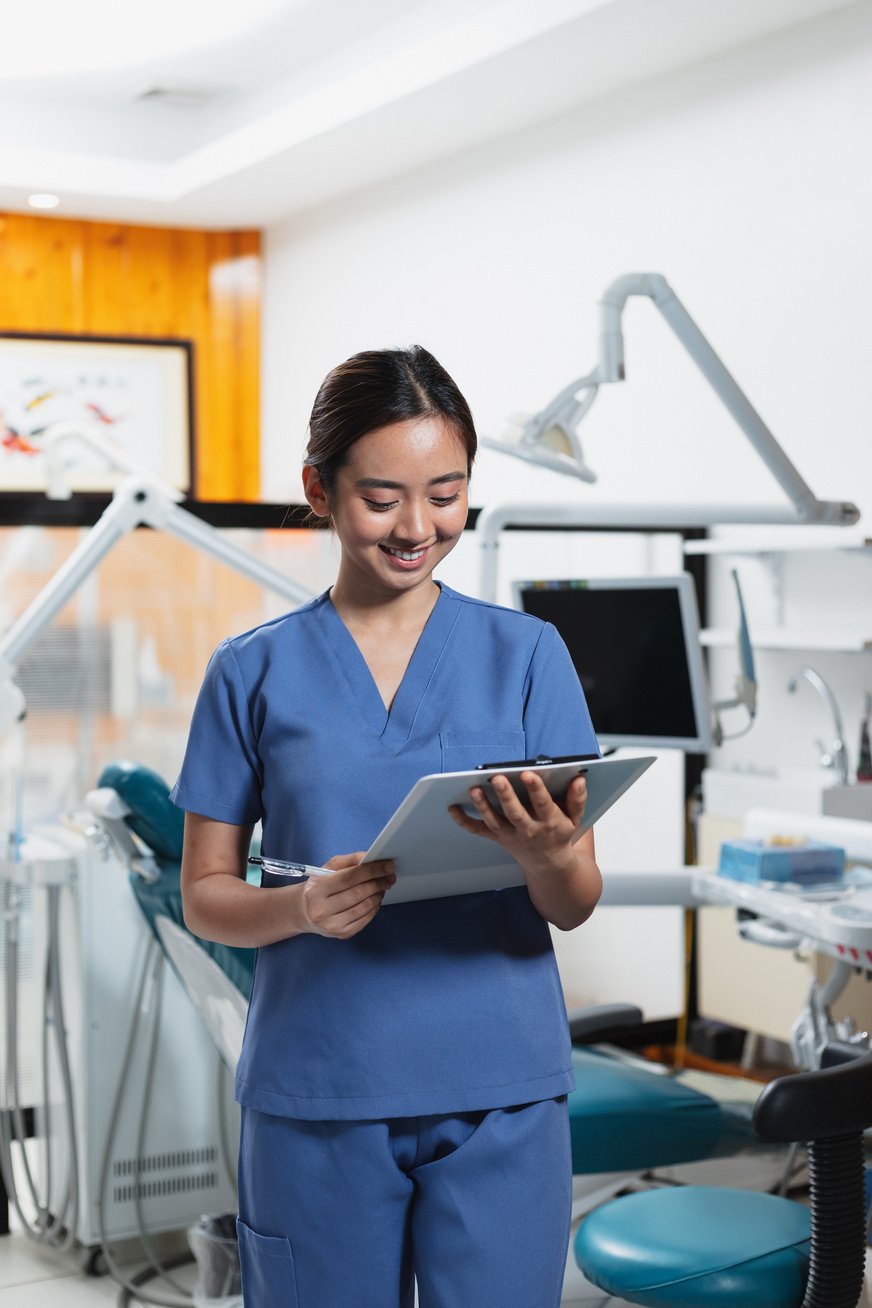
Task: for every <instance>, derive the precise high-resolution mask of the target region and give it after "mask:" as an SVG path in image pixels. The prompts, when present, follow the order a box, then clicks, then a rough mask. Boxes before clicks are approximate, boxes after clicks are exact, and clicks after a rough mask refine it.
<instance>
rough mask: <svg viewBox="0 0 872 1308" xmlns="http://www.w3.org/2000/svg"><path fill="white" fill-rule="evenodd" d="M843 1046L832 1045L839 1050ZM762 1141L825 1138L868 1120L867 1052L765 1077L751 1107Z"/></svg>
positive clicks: (871, 1071) (871, 1101) (871, 1087)
mask: <svg viewBox="0 0 872 1308" xmlns="http://www.w3.org/2000/svg"><path fill="white" fill-rule="evenodd" d="M844 1052H845V1051H844V1050H839V1051H836V1054H837V1056H839V1054H841V1055H844ZM753 1120H754V1130H755V1131H756V1133H757V1135H758V1137H759V1139H760V1140H762V1141H763V1142H764V1144H778V1143H788V1142H793V1141H796V1140H799V1141H811V1140H825V1139H828V1138H831V1137H833V1136H840V1135H841V1136H844V1135H851V1134H853V1133H860V1132H862V1131H865V1130H866V1129H867V1128H868V1127H869V1126H872V1053H869V1052H868V1051H862V1052H861V1055H860V1057H859V1058H855V1059H851V1060H849V1061H847V1062H839V1063H837V1064H836V1065H835V1066H833V1067H822V1068H820V1069H819V1070H818V1071H814V1072H798V1073H796V1074H795V1075H792V1076H781V1077H779V1078H778V1080H777V1081H770V1083H769V1085H767V1086H766V1088H765V1090H764V1091H763V1093H762V1094H761V1095H760V1098H759V1099H758V1100H757V1103H756V1105H755V1107H754V1119H753Z"/></svg>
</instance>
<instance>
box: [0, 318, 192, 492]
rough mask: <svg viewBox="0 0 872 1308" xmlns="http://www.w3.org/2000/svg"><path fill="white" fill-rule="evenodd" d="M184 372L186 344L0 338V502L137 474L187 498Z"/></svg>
mask: <svg viewBox="0 0 872 1308" xmlns="http://www.w3.org/2000/svg"><path fill="white" fill-rule="evenodd" d="M193 363H194V359H193V344H192V342H191V341H189V340H182V339H174V338H141V337H118V336H72V335H62V334H55V333H42V332H40V333H36V332H0V495H2V494H16V495H19V494H21V493H22V492H34V491H35V492H40V491H42V492H44V493H50V494H51V495H52V496H57V495H61V496H64V495H68V494H70V493H75V492H76V491H88V492H94V491H97V492H106V491H108V492H110V493H111V492H112V491H113V490H114V489H115V487H116V486H117V485H118V483H119V482H120V481H121V480H122V479H123V478H124V477H126V476H128V475H130V473H131V472H141V473H144V474H147V475H150V476H153V477H156V478H158V479H159V480H160V481H161V482H163V483H164V484H165V485H168V486H170V487H172V488H173V489H174V490H176V491H179V492H180V493H181V494H182V495H183V496H185V497H187V496H190V495H191V494H192V490H193V485H194V406H193ZM61 424H63V425H61ZM62 433H66V435H64V437H63V439H62V440H61V434H62ZM116 457H117V459H118V462H119V463H120V464H121V465H122V466H120V467H113V466H112V462H113V459H114V458H116ZM58 486H60V491H59V490H58Z"/></svg>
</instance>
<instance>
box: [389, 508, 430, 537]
mask: <svg viewBox="0 0 872 1308" xmlns="http://www.w3.org/2000/svg"><path fill="white" fill-rule="evenodd" d="M397 534H398V535H399V536H400V537H401V538H402V539H403V540H407V541H409V542H410V544H413V545H417V544H420V543H421V542H422V541H425V540H428V539H429V537H430V536H431V535H432V534H433V533H432V528H431V524H430V517H429V514H428V513H427V506H426V504H424V503H422V502H421V501H418V500H409V501H408V502H407V503H406V504H405V505H404V507H403V512H402V514H401V515H400V518H399V521H398V522H397Z"/></svg>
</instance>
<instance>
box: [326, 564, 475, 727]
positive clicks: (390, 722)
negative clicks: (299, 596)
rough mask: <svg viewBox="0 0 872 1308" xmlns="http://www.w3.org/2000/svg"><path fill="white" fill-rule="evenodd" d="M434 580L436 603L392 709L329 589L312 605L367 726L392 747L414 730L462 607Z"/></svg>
mask: <svg viewBox="0 0 872 1308" xmlns="http://www.w3.org/2000/svg"><path fill="white" fill-rule="evenodd" d="M436 584H437V585H438V586H439V594H438V596H437V597H436V603H435V604H434V605H433V608H432V609H431V611H430V616H429V617H428V619H427V621H426V622H425V624H424V626H423V628H422V631H421V634H420V636H419V637H418V643H417V645H416V646H415V648H414V650H413V651H412V657H411V658H410V659H409V662H408V665H407V667H406V671H405V672H404V674H403V679H402V681H401V682H400V684H399V686H398V687H397V692H396V694H395V695H394V699H393V703H392V704H391V707H390V710H388V709H387V708H386V707H385V702H384V700H383V699H382V697H381V694H380V693H379V689H378V686H377V685H376V684H375V679H374V678H373V675H372V673H371V672H370V670H369V664H368V663H367V661H366V659H365V658H364V657H363V654H362V653H361V650H360V647H359V645H358V644H357V641H356V640H355V639H354V637H353V636H352V634H351V632H350V631H349V630H348V628H347V627H346V625H345V623H344V622H343V621H342V618H341V617H340V616H339V614H338V613H337V611H336V609H335V608H334V607H333V601H332V600H331V598H330V592H329V591H325V592H324V594H323V595H322V596H321V602H320V603H319V605H318V607H317V609H316V613H317V616H318V618H319V619H320V623H321V630H322V632H323V634H324V637H325V639H326V641H327V644H328V646H329V648H330V651H331V653H332V654H333V655H334V657H335V659H336V662H337V664H338V666H339V669H340V671H341V673H342V675H343V676H344V678H345V680H346V681H347V683H348V685H349V688H350V690H351V693H352V695H353V697H354V700H355V703H356V704H357V707H358V709H359V711H360V713H361V715H362V716H363V718H364V720H365V722H366V724H367V726H368V728H369V729H370V730H371V731H372V732H374V734H375V735H376V736H378V737H379V738H380V739H381V740H383V741H384V743H385V744H386V745H390V746H391V747H392V748H393V749H394V750H399V749H401V748H402V747H403V745H404V744H405V743H406V741H407V740H408V739H409V736H410V735H411V733H412V727H413V726H414V723H415V718H416V716H417V713H418V709H419V708H420V706H421V703H422V701H423V699H424V696H425V695H426V693H427V688H428V686H429V685H430V682H431V680H432V678H433V674H434V672H435V671H436V666H437V664H438V662H439V660H440V658H441V656H442V651H443V650H444V648H445V644H446V642H447V640H448V637H449V635H450V634H451V629H452V627H453V626H454V623H455V622H456V620H457V616H458V614H459V611H460V605H459V604H458V603H457V601H456V600H455V598H454V596H453V594H452V593H451V592H450V591H449V590H448V589H447V588H446V587H445V586H443V585H441V583H439V582H437V583H436Z"/></svg>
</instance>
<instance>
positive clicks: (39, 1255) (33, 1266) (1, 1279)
mask: <svg viewBox="0 0 872 1308" xmlns="http://www.w3.org/2000/svg"><path fill="white" fill-rule="evenodd" d="M125 1270H126V1271H128V1273H129V1272H130V1271H132V1270H136V1269H125ZM194 1273H195V1269H194V1268H193V1266H191V1267H181V1268H177V1269H175V1271H174V1272H173V1276H174V1277H175V1278H176V1279H178V1281H179V1282H180V1284H182V1285H188V1286H191V1285H193V1282H194V1279H195V1276H194ZM151 1285H152V1286H153V1287H154V1289H155V1290H156V1291H158V1293H161V1294H162V1295H163V1294H165V1295H166V1297H167V1298H171V1297H175V1296H176V1292H175V1291H174V1290H173V1289H172V1287H169V1286H164V1287H163V1290H162V1291H160V1290H159V1289H158V1287H159V1285H160V1283H159V1282H158V1281H153V1282H151ZM118 1294H119V1290H118V1286H117V1285H116V1284H115V1283H114V1282H113V1281H112V1280H111V1278H109V1277H108V1276H88V1275H86V1274H85V1273H84V1272H82V1271H81V1270H80V1268H79V1266H78V1264H77V1260H76V1259H75V1258H74V1257H73V1255H71V1254H62V1253H55V1252H53V1251H52V1250H51V1249H43V1248H41V1247H40V1246H39V1245H36V1244H34V1243H33V1241H31V1240H29V1239H28V1238H27V1237H26V1236H25V1235H23V1234H21V1233H20V1232H19V1231H15V1230H13V1231H12V1233H11V1234H10V1235H8V1236H2V1237H0V1304H2V1308H91V1306H92V1305H94V1306H96V1308H99V1305H101V1304H104V1305H108V1304H117V1302H118Z"/></svg>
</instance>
